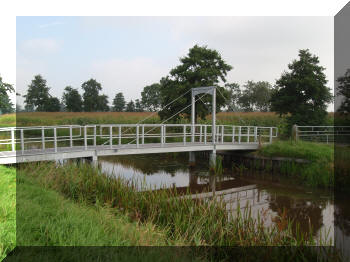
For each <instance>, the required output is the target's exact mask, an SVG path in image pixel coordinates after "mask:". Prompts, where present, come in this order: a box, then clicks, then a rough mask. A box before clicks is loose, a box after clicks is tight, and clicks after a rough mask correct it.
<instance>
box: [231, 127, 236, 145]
mask: <svg viewBox="0 0 350 262" xmlns="http://www.w3.org/2000/svg"><path fill="white" fill-rule="evenodd" d="M235 129H236V128H235V126H232V143H234V142H235Z"/></svg>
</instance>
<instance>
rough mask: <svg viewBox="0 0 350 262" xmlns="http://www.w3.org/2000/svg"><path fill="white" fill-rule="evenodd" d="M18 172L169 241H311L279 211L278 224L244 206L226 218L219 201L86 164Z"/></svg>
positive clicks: (249, 243)
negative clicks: (147, 186)
mask: <svg viewBox="0 0 350 262" xmlns="http://www.w3.org/2000/svg"><path fill="white" fill-rule="evenodd" d="M19 173H20V174H23V175H24V174H25V176H26V178H27V179H33V181H35V182H36V183H38V184H39V185H40V186H41V187H44V188H45V189H46V190H47V189H50V190H55V191H56V192H59V193H60V194H61V195H63V196H64V197H65V198H67V199H70V200H73V201H74V202H75V203H86V204H87V205H88V206H95V205H96V204H97V203H98V205H102V206H108V207H109V208H110V209H112V210H114V212H117V213H118V212H120V213H123V214H125V215H127V216H128V217H129V219H131V221H135V222H136V223H138V224H140V225H144V224H153V225H155V228H157V229H158V230H160V232H164V233H165V239H166V240H167V241H168V242H167V243H168V244H169V245H174V244H175V245H176V244H177V243H179V241H180V242H182V245H196V246H198V245H200V246H202V245H210V246H212V245H214V246H218V245H219V246H257V245H258V246H266V245H269V246H271V245H273V246H282V245H290V246H295V247H298V246H304V245H310V244H314V243H315V239H313V238H312V236H310V235H304V234H296V235H294V234H293V233H292V231H291V224H290V223H291V222H290V221H286V220H285V218H283V217H276V221H278V223H277V225H278V226H276V227H271V228H264V227H263V226H262V224H261V223H260V222H259V220H255V219H252V218H251V217H250V215H249V212H248V211H247V212H246V213H244V214H240V215H238V216H237V218H236V219H233V220H230V221H229V220H228V218H227V215H226V210H225V206H224V205H223V203H220V202H217V201H214V200H213V201H192V200H191V199H187V198H182V199H181V198H178V197H177V195H176V191H175V190H160V191H159V190H158V191H145V192H138V191H137V190H135V184H133V183H130V182H127V181H125V180H123V179H122V178H119V177H118V178H113V177H111V176H108V175H106V174H105V173H103V172H101V171H100V170H98V169H94V168H91V166H89V165H76V164H67V165H65V166H59V167H57V166H56V165H54V164H44V163H41V164H28V165H24V166H23V167H22V168H21V169H20V170H19ZM279 255H281V254H279ZM308 256H310V257H313V256H315V253H312V252H310V253H309V254H308Z"/></svg>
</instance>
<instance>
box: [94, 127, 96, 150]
mask: <svg viewBox="0 0 350 262" xmlns="http://www.w3.org/2000/svg"><path fill="white" fill-rule="evenodd" d="M94 147H96V126H94Z"/></svg>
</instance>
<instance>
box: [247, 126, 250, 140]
mask: <svg viewBox="0 0 350 262" xmlns="http://www.w3.org/2000/svg"><path fill="white" fill-rule="evenodd" d="M247 128H248V131H247V143H249V135H250V133H249V132H250V127H249V126H248V127H247Z"/></svg>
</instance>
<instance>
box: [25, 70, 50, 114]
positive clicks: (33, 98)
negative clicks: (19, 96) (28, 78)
mask: <svg viewBox="0 0 350 262" xmlns="http://www.w3.org/2000/svg"><path fill="white" fill-rule="evenodd" d="M49 90H50V88H49V87H48V86H47V85H46V80H45V79H44V78H43V77H42V76H41V75H36V76H34V79H33V80H32V82H31V84H30V85H29V86H28V91H27V94H26V95H24V98H25V101H24V102H25V104H26V106H25V108H26V110H29V111H33V110H36V111H39V112H42V111H46V110H45V107H46V103H47V102H48V100H49V98H50V95H49Z"/></svg>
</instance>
